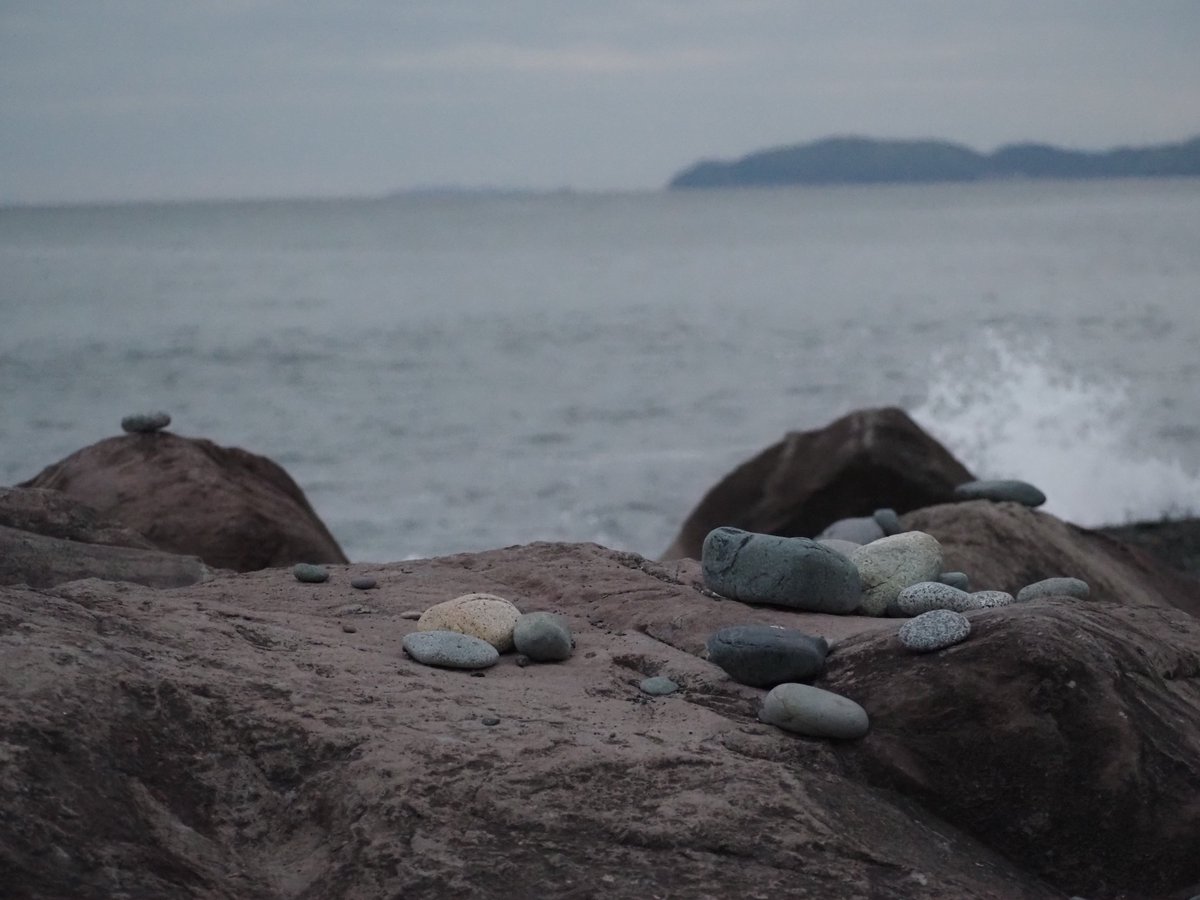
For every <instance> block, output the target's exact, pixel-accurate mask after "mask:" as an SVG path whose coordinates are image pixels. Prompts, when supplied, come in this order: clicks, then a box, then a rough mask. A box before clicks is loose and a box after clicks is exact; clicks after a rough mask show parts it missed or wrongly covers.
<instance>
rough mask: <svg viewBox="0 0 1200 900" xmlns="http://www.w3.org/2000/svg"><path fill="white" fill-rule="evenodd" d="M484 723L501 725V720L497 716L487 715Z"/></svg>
mask: <svg viewBox="0 0 1200 900" xmlns="http://www.w3.org/2000/svg"><path fill="white" fill-rule="evenodd" d="M483 724H484V725H499V724H500V720H499V719H497V718H496V717H495V716H487V717H485V718H484V720H483Z"/></svg>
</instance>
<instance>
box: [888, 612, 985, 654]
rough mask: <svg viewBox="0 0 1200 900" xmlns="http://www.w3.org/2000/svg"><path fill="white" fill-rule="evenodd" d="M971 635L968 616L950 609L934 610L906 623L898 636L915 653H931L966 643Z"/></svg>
mask: <svg viewBox="0 0 1200 900" xmlns="http://www.w3.org/2000/svg"><path fill="white" fill-rule="evenodd" d="M970 633H971V623H970V622H969V621H968V620H967V617H966V616H964V615H962V614H961V613H956V612H954V611H953V610H949V609H934V610H930V611H929V612H927V613H922V614H921V615H919V616H917V617H916V618H915V619H910V620H909V621H907V622H905V623H904V624H903V625H901V626H900V630H899V631H898V632H897V633H896V636H897V637H898V638H900V643H902V644H903V645H904V646H905V647H907V648H908V649H909V650H912V651H913V652H914V653H931V652H932V651H934V650H941V649H942V648H944V647H951V646H953V645H954V644H958V643H961V642H962V641H965V640H966V639H967V636H968V635H969V634H970Z"/></svg>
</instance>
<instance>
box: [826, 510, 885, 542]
mask: <svg viewBox="0 0 1200 900" xmlns="http://www.w3.org/2000/svg"><path fill="white" fill-rule="evenodd" d="M883 535H884V531H883V528H882V527H880V525H879V523H878V522H876V521H875V519H874V518H873V517H871V516H856V517H854V518H851V519H838V520H837V521H836V522H834V523H833V524H832V525H830V526H829V527H828V528H826V529H825V530H824V531H822V532H821V533H820V534H818V535H817V537H818V538H834V539H836V540H839V541H853V542H854V543H856V544H869V543H871V541H877V540H879V539H880V538H881V537H883Z"/></svg>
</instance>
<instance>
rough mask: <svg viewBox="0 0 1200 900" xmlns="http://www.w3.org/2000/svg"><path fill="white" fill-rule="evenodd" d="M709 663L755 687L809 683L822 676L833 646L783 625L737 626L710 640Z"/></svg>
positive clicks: (819, 638)
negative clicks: (795, 682)
mask: <svg viewBox="0 0 1200 900" xmlns="http://www.w3.org/2000/svg"><path fill="white" fill-rule="evenodd" d="M707 646H708V661H709V662H711V663H714V664H716V665H718V666H720V667H721V668H722V669H724V670H725V671H726V672H727V673H728V674H729V677H730V678H732V679H733V680H734V681H739V682H741V683H742V684H748V685H750V686H751V687H765V688H769V687H774V686H775V685H777V684H783V683H784V682H785V681H807V680H808V679H810V678H814V677H816V676H817V675H819V674H821V671H822V670H823V669H824V668H825V655H826V654H827V653H828V652H829V644H828V643H826V641H825V639H824V638H821V637H813V636H812V635H808V634H805V633H804V632H802V631H797V630H796V629H794V628H783V627H782V626H779V625H734V626H731V627H729V628H722V629H721V630H720V631H718V632H717V633H716V634H714V635H713V636H712V637H710V638H709V639H708V645H707Z"/></svg>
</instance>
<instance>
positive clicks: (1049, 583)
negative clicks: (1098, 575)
mask: <svg viewBox="0 0 1200 900" xmlns="http://www.w3.org/2000/svg"><path fill="white" fill-rule="evenodd" d="M1090 593H1091V588H1089V587H1088V583H1087V582H1086V581H1084V580H1083V579H1082V578H1070V577H1068V576H1065V575H1064V576H1062V577H1059V578H1043V579H1042V580H1041V581H1035V582H1034V583H1033V584H1027V585H1025V587H1023V588H1021V590H1019V591H1017V601H1018V602H1020V603H1024V602H1025V601H1026V600H1036V599H1037V598H1038V597H1054V596H1067V597H1075V598H1076V599H1078V600H1086V599H1087V597H1088V594H1090Z"/></svg>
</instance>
